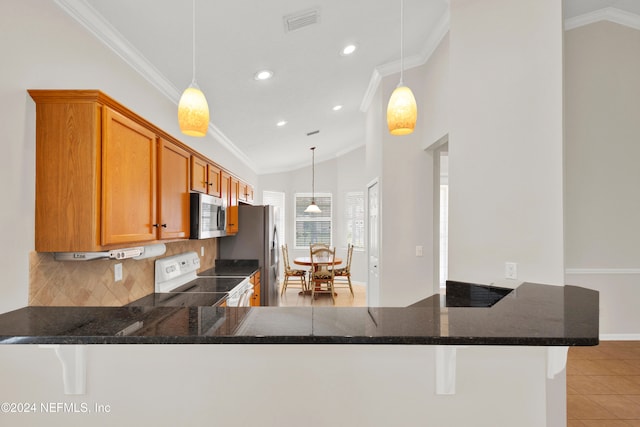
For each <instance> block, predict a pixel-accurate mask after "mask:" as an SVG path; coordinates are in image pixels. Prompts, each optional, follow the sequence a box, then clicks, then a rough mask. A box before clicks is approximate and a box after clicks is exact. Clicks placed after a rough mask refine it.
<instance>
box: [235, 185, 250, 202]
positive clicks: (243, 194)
mask: <svg viewBox="0 0 640 427" xmlns="http://www.w3.org/2000/svg"><path fill="white" fill-rule="evenodd" d="M238 201H240V202H244V203H248V204H253V186H251V185H249V184H247V183H246V182H243V181H240V184H239V192H238Z"/></svg>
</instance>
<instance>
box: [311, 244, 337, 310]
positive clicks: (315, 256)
mask: <svg viewBox="0 0 640 427" xmlns="http://www.w3.org/2000/svg"><path fill="white" fill-rule="evenodd" d="M309 253H310V255H311V257H310V258H311V272H310V273H309V275H310V278H309V287H310V288H311V304H313V301H314V299H315V298H316V293H329V294H330V295H331V300H332V301H333V303H334V304H335V303H336V296H335V289H334V287H333V279H334V274H333V270H334V267H335V259H336V250H335V248H333V249H331V248H326V247H317V248H315V249H313V248H311V249H310V250H309ZM323 284H324V285H325V287H324V288H323V287H322V285H323Z"/></svg>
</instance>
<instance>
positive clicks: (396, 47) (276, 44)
mask: <svg viewBox="0 0 640 427" xmlns="http://www.w3.org/2000/svg"><path fill="white" fill-rule="evenodd" d="M56 1H57V3H58V4H60V5H61V7H63V8H64V9H66V10H67V11H68V12H69V13H70V14H72V16H74V17H75V18H76V19H78V20H79V21H81V22H82V23H83V24H84V25H85V26H86V27H87V28H89V29H90V30H91V31H92V32H93V33H94V34H95V35H97V36H98V37H99V38H100V39H102V40H103V41H104V42H105V43H107V44H108V45H110V46H111V47H112V48H114V50H118V49H121V46H123V45H125V46H127V47H126V48H125V49H124V50H125V52H126V53H125V54H124V55H123V54H122V52H120V54H121V56H123V57H125V56H128V58H125V59H128V61H129V62H130V63H132V64H135V63H137V64H138V65H137V66H136V68H137V69H139V70H142V71H141V72H142V73H143V74H144V75H145V76H146V77H147V78H149V79H150V80H155V82H154V84H156V86H158V87H159V88H161V90H164V92H165V93H166V94H167V96H169V97H171V98H172V99H173V100H174V101H175V102H176V103H177V100H178V98H179V96H180V93H181V92H182V91H183V90H184V89H185V88H186V87H187V86H188V85H189V84H190V83H191V78H192V28H193V26H192V2H191V1H188V0H135V1H132V0H56ZM605 7H616V8H620V9H624V10H627V11H629V12H633V13H636V14H640V0H565V5H564V13H565V18H571V17H575V16H577V15H582V14H585V13H588V12H592V11H594V10H598V9H602V8H605ZM312 8H319V11H320V22H319V23H318V24H314V25H311V26H308V27H305V28H302V29H300V30H296V31H293V32H289V33H286V32H285V26H284V22H283V17H284V16H285V15H290V14H293V13H296V12H301V11H305V10H308V9H312ZM404 8H405V31H404V51H405V67H407V66H411V65H416V64H419V63H420V62H421V61H424V60H425V59H426V57H427V56H428V54H429V52H430V49H432V48H433V46H430V44H433V43H434V42H438V41H439V37H441V36H442V34H444V32H446V31H447V28H448V0H405V5H404ZM87 22H90V23H89V24H87ZM91 22H93V24H91ZM399 26H400V1H399V0H375V1H372V0H240V1H211V0H209V1H203V0H197V1H196V80H197V83H198V86H200V88H201V89H202V91H203V92H204V93H205V95H206V97H207V100H208V102H209V108H210V113H211V123H212V129H214V130H215V132H214V134H216V135H218V136H220V137H221V138H219V139H222V140H224V141H226V143H227V144H229V145H231V146H232V148H233V149H234V150H235V151H236V152H238V153H239V154H240V157H241V158H243V159H244V160H245V162H246V163H247V164H248V165H249V166H250V167H252V168H253V169H254V170H255V171H256V172H257V173H259V174H260V173H269V172H276V171H284V170H291V169H296V168H298V167H301V166H304V165H308V164H309V163H310V153H309V147H311V146H317V147H318V148H317V150H316V161H322V160H325V159H329V158H332V157H335V156H336V155H339V154H340V153H342V152H345V151H349V150H351V149H353V148H356V147H358V146H361V145H363V144H364V129H365V121H364V120H365V113H363V112H362V111H361V105H363V103H364V104H366V100H367V95H368V94H369V92H368V90H370V82H371V81H372V75H373V73H374V70H378V71H379V72H380V73H381V74H382V75H387V74H389V73H391V72H394V71H395V72H397V71H398V70H399V67H398V60H399V57H400V28H399ZM96 28H98V29H97V30H96ZM347 43H356V44H357V45H358V50H357V51H356V52H355V54H353V55H352V56H349V57H345V56H341V55H340V50H341V49H342V47H344V46H345V45H346V44H347ZM118 46H120V48H119V47H118ZM132 58H133V59H132ZM140 64H143V66H140ZM134 66H135V65H134ZM263 68H268V69H270V70H272V71H273V72H274V77H273V78H272V79H271V80H268V81H256V80H254V78H253V76H254V73H255V72H256V71H258V70H260V69H263ZM374 89H375V87H374ZM338 104H340V105H342V106H343V108H342V110H340V111H338V112H335V111H333V110H332V107H333V106H334V105H338ZM280 120H286V121H287V124H286V125H285V126H283V127H277V126H276V123H277V122H278V121H280ZM315 130H319V131H320V132H319V133H318V134H316V135H313V136H307V133H308V132H311V131H315ZM186 138H187V137H185V138H184V139H185V140H186Z"/></svg>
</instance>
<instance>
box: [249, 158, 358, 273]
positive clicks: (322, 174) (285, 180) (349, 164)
mask: <svg viewBox="0 0 640 427" xmlns="http://www.w3.org/2000/svg"><path fill="white" fill-rule="evenodd" d="M321 149H322V147H318V148H317V149H316V165H315V187H316V193H331V194H332V195H333V229H332V239H333V245H334V246H335V247H336V251H337V252H338V256H341V257H342V258H344V257H345V256H346V250H347V241H346V232H345V230H346V225H345V218H344V202H345V201H344V198H345V194H346V193H347V192H349V191H363V192H365V191H366V178H365V171H364V164H365V148H364V146H363V147H360V148H357V149H355V150H352V151H349V152H348V153H345V154H343V155H341V156H340V157H337V158H332V159H330V160H325V161H322V160H320V161H319V160H318V159H319V158H321V157H320V156H319V155H320V154H321ZM309 157H311V153H309ZM309 160H311V158H310V159H309ZM265 190H266V191H280V192H284V193H285V210H286V215H285V221H286V224H285V227H287V229H286V235H285V236H286V240H287V242H286V243H287V245H288V247H289V257H290V258H291V259H293V258H295V257H297V256H309V253H308V249H307V250H306V251H305V250H300V249H295V244H294V240H295V234H294V233H295V232H294V227H295V217H294V212H295V206H294V195H295V194H296V193H311V165H308V166H305V167H303V168H300V169H296V170H293V171H288V172H280V173H275V174H267V175H260V176H259V185H258V187H257V191H258V196H259V197H260V198H261V197H262V191H265ZM351 268H352V272H351V274H352V280H354V281H356V282H361V283H365V282H366V281H367V276H366V256H365V252H363V251H354V254H353V261H352V267H351Z"/></svg>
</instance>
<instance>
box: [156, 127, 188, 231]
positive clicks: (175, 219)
mask: <svg viewBox="0 0 640 427" xmlns="http://www.w3.org/2000/svg"><path fill="white" fill-rule="evenodd" d="M190 158H191V156H190V154H189V153H188V152H187V151H185V150H183V149H182V148H180V147H178V146H177V145H175V144H173V143H171V142H169V141H166V140H164V139H160V141H159V142H158V170H159V174H158V190H159V191H158V198H159V203H158V222H159V224H160V227H158V231H159V234H158V238H159V239H188V238H189V227H190V222H189V203H190V199H189V163H190Z"/></svg>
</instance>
